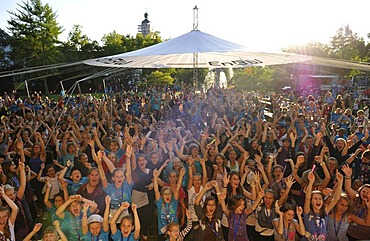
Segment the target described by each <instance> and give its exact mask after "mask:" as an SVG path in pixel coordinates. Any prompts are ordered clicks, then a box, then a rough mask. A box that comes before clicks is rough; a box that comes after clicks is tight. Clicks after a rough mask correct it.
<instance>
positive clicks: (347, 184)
mask: <svg viewBox="0 0 370 241" xmlns="http://www.w3.org/2000/svg"><path fill="white" fill-rule="evenodd" d="M342 171H343V172H344V174H345V175H346V181H345V190H346V193H347V195H348V197H349V199H351V200H352V201H354V200H355V199H356V195H357V192H356V191H355V190H353V189H352V187H351V176H352V168H350V167H349V165H348V164H344V165H343V166H342Z"/></svg>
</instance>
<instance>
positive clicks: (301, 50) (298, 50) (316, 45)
mask: <svg viewBox="0 0 370 241" xmlns="http://www.w3.org/2000/svg"><path fill="white" fill-rule="evenodd" d="M283 52H289V53H295V54H304V55H310V56H320V57H328V55H329V46H328V45H327V44H323V43H320V42H310V43H308V44H306V45H303V46H301V45H295V46H289V47H287V48H284V49H283Z"/></svg>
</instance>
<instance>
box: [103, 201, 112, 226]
mask: <svg viewBox="0 0 370 241" xmlns="http://www.w3.org/2000/svg"><path fill="white" fill-rule="evenodd" d="M110 201H111V198H110V196H109V195H107V196H105V210H104V216H103V230H104V232H106V233H107V232H109V208H110Z"/></svg>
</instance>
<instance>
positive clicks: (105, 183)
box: [96, 151, 108, 188]
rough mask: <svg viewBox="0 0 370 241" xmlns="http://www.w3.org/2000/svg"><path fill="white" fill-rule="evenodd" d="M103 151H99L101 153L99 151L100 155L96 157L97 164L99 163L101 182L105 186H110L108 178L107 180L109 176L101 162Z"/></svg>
mask: <svg viewBox="0 0 370 241" xmlns="http://www.w3.org/2000/svg"><path fill="white" fill-rule="evenodd" d="M101 152H102V151H99V153H98V157H97V158H96V164H97V165H98V170H99V175H100V180H101V184H102V186H103V188H107V187H108V180H107V177H106V176H105V172H104V169H103V166H102V164H101V160H102V155H101Z"/></svg>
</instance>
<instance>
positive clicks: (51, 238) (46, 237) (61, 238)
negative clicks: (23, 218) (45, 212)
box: [23, 220, 68, 241]
mask: <svg viewBox="0 0 370 241" xmlns="http://www.w3.org/2000/svg"><path fill="white" fill-rule="evenodd" d="M53 225H54V227H53V226H49V227H47V228H46V229H45V230H44V232H43V235H42V239H41V241H68V239H67V237H66V236H65V235H64V233H63V231H62V230H61V229H60V225H59V221H58V220H55V221H54V222H53ZM41 227H42V223H36V224H35V226H34V227H33V230H32V231H31V232H30V233H29V234H28V235H27V236H26V237H25V238H24V239H23V241H31V239H32V237H33V236H35V235H36V234H37V233H38V232H39V231H40V229H41Z"/></svg>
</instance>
